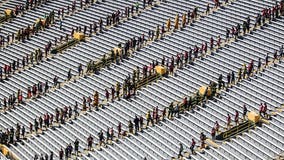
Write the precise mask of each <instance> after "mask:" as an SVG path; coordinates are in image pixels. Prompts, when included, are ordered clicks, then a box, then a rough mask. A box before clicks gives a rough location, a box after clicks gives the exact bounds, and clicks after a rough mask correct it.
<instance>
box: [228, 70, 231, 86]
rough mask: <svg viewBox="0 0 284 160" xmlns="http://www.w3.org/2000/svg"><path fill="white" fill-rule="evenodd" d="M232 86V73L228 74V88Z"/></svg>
mask: <svg viewBox="0 0 284 160" xmlns="http://www.w3.org/2000/svg"><path fill="white" fill-rule="evenodd" d="M230 84H231V73H228V75H227V87H229V86H230Z"/></svg>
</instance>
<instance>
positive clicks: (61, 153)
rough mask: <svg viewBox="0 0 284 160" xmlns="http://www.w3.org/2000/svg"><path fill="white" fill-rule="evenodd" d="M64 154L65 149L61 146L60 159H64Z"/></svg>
mask: <svg viewBox="0 0 284 160" xmlns="http://www.w3.org/2000/svg"><path fill="white" fill-rule="evenodd" d="M63 156H64V152H63V149H62V148H61V149H60V151H59V159H60V160H63Z"/></svg>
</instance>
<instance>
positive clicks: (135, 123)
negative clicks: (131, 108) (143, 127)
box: [134, 115, 139, 134]
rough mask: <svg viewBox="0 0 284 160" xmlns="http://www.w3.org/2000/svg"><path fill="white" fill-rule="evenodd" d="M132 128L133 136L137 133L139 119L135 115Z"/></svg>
mask: <svg viewBox="0 0 284 160" xmlns="http://www.w3.org/2000/svg"><path fill="white" fill-rule="evenodd" d="M134 127H135V134H137V133H138V131H139V118H138V117H137V115H136V116H135V119H134Z"/></svg>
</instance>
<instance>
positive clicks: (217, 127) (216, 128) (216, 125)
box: [214, 121, 220, 133]
mask: <svg viewBox="0 0 284 160" xmlns="http://www.w3.org/2000/svg"><path fill="white" fill-rule="evenodd" d="M214 127H215V131H216V132H217V133H218V132H219V128H220V125H219V123H218V121H216V122H215V126H214Z"/></svg>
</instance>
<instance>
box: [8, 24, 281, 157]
mask: <svg viewBox="0 0 284 160" xmlns="http://www.w3.org/2000/svg"><path fill="white" fill-rule="evenodd" d="M278 23H279V21H278ZM273 25H274V24H272V25H271V26H273ZM277 25H278V24H277ZM277 25H274V26H277ZM271 26H270V27H269V28H272V27H271ZM269 28H267V29H265V31H267V30H269ZM269 31H271V30H269ZM259 32H260V31H259ZM275 32H276V33H278V31H275ZM181 33H182V32H181ZM268 33H271V32H268ZM279 33H281V32H280V31H279ZM250 36H254V35H248V37H250ZM244 41H245V40H244ZM277 42H278V43H280V42H281V40H280V41H277ZM248 43H249V44H251V43H253V44H254V47H256V48H257V47H258V45H257V44H256V43H254V42H250V41H249V42H248ZM234 44H235V43H234ZM253 44H251V45H252V46H253ZM232 45H233V44H232ZM255 45H256V46H255ZM242 47H243V46H242ZM149 48H150V47H149ZM274 49H275V48H274ZM222 50H223V49H222ZM272 50H273V49H272ZM141 52H142V51H141ZM175 53H176V52H174V53H170V54H175ZM229 53H231V52H229ZM241 53H242V54H247V53H243V52H236V55H237V54H240V55H241ZM223 54H224V55H225V53H222V54H221V53H220V52H219V53H218V54H216V55H215V56H209V57H208V58H206V59H205V60H203V61H201V60H198V61H197V62H196V64H198V63H204V64H202V66H204V65H205V62H206V61H209V60H211V58H214V57H216V56H218V55H223ZM139 55H141V54H139ZM227 55H228V56H229V55H231V54H228V53H227V54H226V56H227ZM169 57H170V56H169ZM135 59H136V56H135V57H134V58H133V59H131V60H129V61H128V62H131V61H132V60H135ZM207 59H209V60H207ZM234 59H235V58H234ZM235 60H236V61H238V65H236V66H235V67H232V66H229V65H228V66H226V68H225V69H224V68H221V67H220V66H219V67H220V68H218V72H220V73H223V74H224V73H227V71H225V70H229V69H228V68H231V69H230V70H235V68H237V67H238V66H241V65H242V64H243V63H244V61H243V60H241V59H235ZM147 62H148V63H150V62H151V60H149V61H147ZM245 62H246V63H248V62H249V60H247V61H245ZM208 63H209V62H208ZM222 63H224V62H222ZM222 63H221V64H222ZM221 64H220V65H221ZM197 66H198V65H197ZM210 66H211V67H213V66H216V64H213V65H210ZM117 67H118V66H117ZM130 68H131V67H130ZM114 70H118V69H117V68H114V69H112V70H110V71H109V70H104V71H103V72H107V73H110V72H112V71H114ZM193 70H195V71H193ZM214 70H216V68H215V69H212V71H211V74H212V73H213V74H212V75H211V76H210V75H205V74H204V72H202V71H200V70H198V68H197V67H196V65H194V66H193V67H191V68H189V69H187V68H185V69H184V70H181V71H179V72H178V73H177V74H178V77H174V78H169V79H168V80H166V81H161V83H158V84H157V85H155V87H149V88H147V89H143V90H142V91H141V92H139V96H137V97H136V99H134V100H133V101H132V102H128V101H125V100H122V101H119V102H115V103H111V104H109V105H110V106H114V107H107V108H106V109H105V110H101V111H100V112H92V113H88V114H86V116H83V118H85V117H88V118H89V121H87V120H86V119H85V120H84V121H83V120H82V123H85V126H92V127H90V128H91V129H90V128H86V130H85V131H82V138H80V141H82V142H81V144H82V146H81V147H82V148H84V147H85V146H86V142H85V139H86V137H87V136H88V133H93V129H95V128H97V127H93V126H95V125H96V126H97V125H101V124H98V123H96V124H94V123H93V122H98V121H100V122H101V123H102V124H104V125H101V127H99V128H100V129H103V130H104V131H105V130H106V128H105V126H109V127H111V126H115V125H117V124H118V122H119V121H122V122H123V126H124V128H125V127H126V125H127V124H126V122H127V121H128V120H129V119H132V118H133V116H134V115H136V114H137V115H140V114H143V113H144V114H145V112H146V111H147V110H149V109H152V107H154V106H159V107H160V106H161V107H162V108H163V107H167V106H168V104H169V103H170V102H171V101H173V100H176V99H177V98H182V97H183V96H184V95H187V94H188V93H192V91H193V90H194V89H196V88H198V87H199V86H201V85H204V84H208V82H209V81H210V80H212V79H216V78H217V77H218V75H219V73H216V72H213V71H214ZM207 72H209V71H207ZM126 73H127V72H126ZM126 73H125V75H127V74H126ZM128 73H131V70H130V69H129V70H128ZM100 76H101V75H100ZM92 78H93V77H92ZM201 78H202V79H201ZM88 79H89V78H88ZM108 79H109V78H108ZM189 82H190V83H189ZM109 83H110V82H109ZM167 83H169V85H165V84H167ZM88 84H90V85H91V84H93V83H88ZM110 84H111V83H110ZM113 84H114V83H113ZM177 84H184V85H185V86H184V87H180V86H181V85H178V86H179V88H178V89H177V88H175V86H176V85H177ZM76 85H77V83H76ZM159 85H162V87H161V86H160V87H158V86H159ZM103 88H104V87H103ZM103 88H102V89H103ZM181 88H182V89H181ZM77 89H79V88H76V90H77ZM87 89H88V88H85V87H84V88H82V87H80V89H79V91H78V94H80V93H86V90H87ZM89 90H90V91H88V92H89V94H92V91H93V88H92V89H90V88H89ZM91 90H92V91H91ZM59 91H60V90H59ZM169 91H170V92H171V93H172V94H171V95H168V94H167V95H165V93H168V92H169ZM71 93H72V92H69V94H71ZM78 94H77V92H76V96H77V97H78V99H80V97H82V95H78ZM65 95H67V94H65ZM58 96H59V95H58ZM74 96H75V95H74ZM53 98H56V97H53ZM60 98H61V97H60ZM69 98H73V97H69ZM259 101H260V100H259V99H257V100H254V101H252V102H250V104H249V105H250V106H254V105H256V104H257V105H258V103H259ZM52 103H53V102H52ZM267 103H268V104H269V105H270V104H277V103H279V102H277V101H274V100H271V101H270V102H267ZM62 105H68V104H66V103H64V102H62ZM62 105H59V106H62ZM49 106H51V105H49ZM45 108H46V107H45ZM37 109H38V108H37ZM20 110H22V109H20ZM20 110H17V112H20ZM201 111H204V113H206V114H208V115H206V116H203V117H202V118H203V119H202V120H199V122H196V121H193V120H198V119H199V118H200V116H202V114H198V113H197V112H196V115H195V116H194V115H193V117H185V118H186V119H185V120H186V121H185V122H187V123H189V122H191V123H193V124H202V125H203V126H202V128H201V129H200V128H199V126H198V125H196V126H194V125H193V126H194V127H195V129H192V130H191V131H192V132H186V131H187V130H188V129H187V130H186V129H179V130H181V131H182V130H183V132H184V133H185V134H186V135H187V136H185V137H183V136H180V138H178V139H177V138H176V139H174V140H172V139H169V138H167V137H173V136H171V135H170V134H167V133H168V130H166V131H167V132H165V129H162V128H161V127H166V128H167V129H168V128H172V127H174V125H172V126H170V125H166V124H167V123H165V125H163V126H161V127H160V126H156V127H159V130H155V128H150V129H149V130H150V131H151V132H147V133H145V135H144V134H141V136H138V137H131V138H132V139H127V140H126V141H125V142H123V141H122V142H123V143H125V145H124V147H127V146H131V147H128V148H123V149H120V150H119V149H117V150H116V149H115V151H113V150H114V149H110V150H111V151H108V150H103V151H102V152H90V154H91V155H92V156H94V157H97V158H98V157H99V158H103V159H104V158H106V159H111V158H113V157H116V156H118V157H121V156H124V157H132V158H133V157H136V156H139V157H140V158H142V157H150V158H153V159H161V158H162V159H163V158H169V157H171V156H174V155H175V154H176V152H177V149H178V145H177V143H175V142H178V141H180V140H181V139H182V138H184V139H185V140H183V142H184V143H185V144H188V142H189V141H190V139H191V137H194V138H196V139H198V137H197V136H198V135H197V134H198V133H200V132H199V131H200V130H204V131H206V132H205V133H208V132H210V130H211V127H210V126H211V125H212V124H210V123H214V122H215V121H214V120H216V119H218V120H219V121H220V124H221V125H224V123H225V118H224V115H222V114H221V113H220V115H218V116H212V117H209V115H211V114H210V113H208V111H206V110H205V109H204V110H203V109H202V110H201ZM29 112H30V111H29ZM51 112H52V111H51ZM42 113H45V112H42ZM12 114H15V112H13V113H12ZM37 114H38V113H37ZM22 115H24V114H22ZM25 115H27V114H25ZM4 116H5V118H7V117H8V116H9V118H8V119H10V120H7V121H4V120H3V122H4V123H6V122H7V123H9V122H11V123H15V122H16V121H17V120H15V121H14V120H12V119H13V118H12V117H10V115H4ZM4 116H3V117H4ZM27 116H28V115H27ZM13 117H18V116H17V115H14V116H13ZM107 117H108V118H107ZM190 118H192V119H190ZM23 121H25V120H23ZM23 121H22V122H23ZM28 121H32V118H31V120H28ZM78 121H81V118H80V119H78ZM185 122H183V124H186V123H185ZM205 122H206V123H205ZM89 123H91V124H90V125H87V124H89ZM168 123H175V121H169V122H168ZM207 123H209V124H207ZM4 125H6V126H11V124H4ZM80 126H84V125H80ZM80 126H79V127H80ZM182 126H183V125H181V126H177V127H178V128H181V127H182ZM187 127H188V128H192V126H191V125H190V126H188V125H187ZM69 128H70V129H69ZM72 128H73V125H66V126H63V127H62V130H61V129H58V130H56V131H51V133H49V132H46V134H45V135H44V136H41V137H42V138H46V139H47V140H46V141H39V143H43V144H45V143H53V141H54V139H55V136H57V137H58V136H59V139H62V140H63V139H65V140H64V141H62V142H61V141H60V143H62V144H58V145H59V146H55V147H54V148H51V147H49V145H45V146H48V147H49V148H38V147H37V146H38V145H35V144H36V143H38V142H31V143H30V144H27V145H28V146H29V147H31V149H32V150H30V152H31V153H28V155H26V156H33V153H45V152H47V151H48V150H47V149H49V150H53V151H55V153H57V152H56V151H58V149H59V147H60V146H61V147H64V146H66V145H67V144H68V143H70V142H72V141H74V140H75V136H74V135H76V134H78V132H77V133H76V134H75V133H74V131H75V130H77V129H73V130H71V129H72ZM198 129H199V130H198ZM68 130H69V131H68ZM80 130H82V128H80ZM161 130H163V131H164V132H162V133H161V132H160V131H161ZM57 131H58V132H57ZM98 131H99V129H97V132H98ZM171 131H172V132H173V131H174V129H172V130H171ZM54 132H57V133H54ZM65 132H68V133H70V134H60V133H65ZM84 132H86V134H84V135H83V133H84ZM80 133H81V132H80ZM174 133H176V132H174ZM163 134H165V135H163ZM177 135H179V133H177ZM160 136H162V137H163V138H162V139H161V138H159V137H160ZM41 137H40V138H41ZM79 137H81V136H79ZM181 137H182V138H181ZM173 138H174V137H173ZM163 140H165V141H166V142H169V144H167V143H163ZM153 141H155V142H157V144H153ZM173 141H174V142H173ZM142 142H145V143H142ZM32 143H33V144H32ZM126 144H127V145H126ZM138 144H139V145H141V146H143V149H141V148H142V147H141V146H139V145H138ZM140 147H141V148H140ZM15 148H17V147H15ZM19 148H20V147H19ZM19 148H17V149H19ZM17 149H15V150H17ZM20 149H21V148H20ZM130 150H131V151H130ZM139 150H140V152H139V154H138V153H137V151H139ZM125 151H128V152H131V153H129V154H128V152H125ZM16 152H17V151H16ZM120 152H122V154H120ZM109 153H110V154H109ZM22 156H24V155H22ZM155 157H156V158H155ZM140 158H138V157H136V158H135V159H140Z"/></svg>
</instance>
